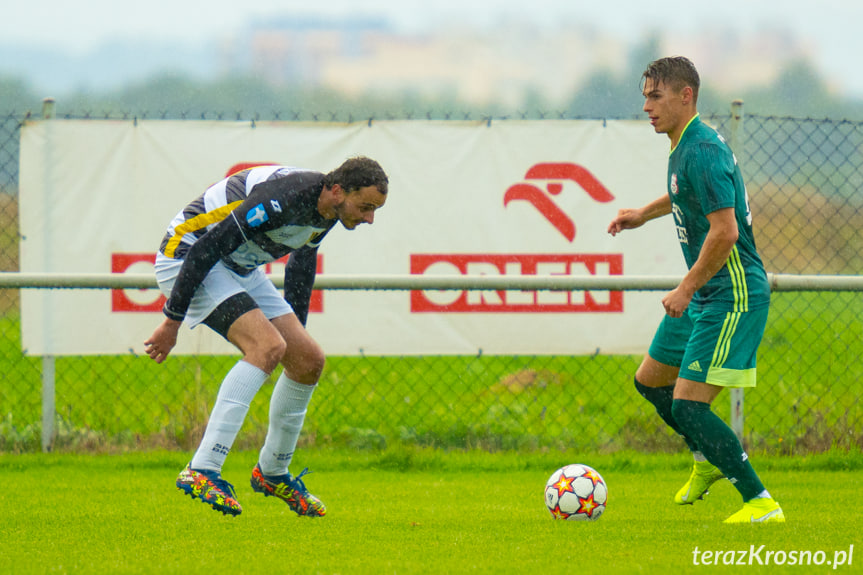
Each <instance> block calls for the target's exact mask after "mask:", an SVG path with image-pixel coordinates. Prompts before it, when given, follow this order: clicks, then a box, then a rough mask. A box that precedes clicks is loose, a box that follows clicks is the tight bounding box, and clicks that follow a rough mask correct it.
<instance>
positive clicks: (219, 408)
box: [145, 157, 388, 517]
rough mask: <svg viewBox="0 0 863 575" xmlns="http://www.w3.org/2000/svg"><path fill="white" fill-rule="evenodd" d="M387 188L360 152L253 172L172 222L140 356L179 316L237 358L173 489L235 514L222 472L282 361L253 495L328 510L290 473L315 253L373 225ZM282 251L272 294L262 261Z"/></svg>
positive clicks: (312, 379) (152, 350)
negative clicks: (335, 238) (334, 238)
mask: <svg viewBox="0 0 863 575" xmlns="http://www.w3.org/2000/svg"><path fill="white" fill-rule="evenodd" d="M387 189H388V178H387V175H386V174H385V173H384V171H383V169H382V168H381V166H380V165H379V164H378V163H377V162H376V161H374V160H372V159H369V158H365V157H357V158H351V159H349V160H347V161H346V162H344V163H343V164H342V165H341V166H340V167H339V168H337V169H336V170H334V171H332V172H330V173H328V174H322V173H319V172H314V171H310V170H302V169H298V168H289V167H284V166H260V167H255V168H250V169H246V170H242V171H240V172H238V173H236V174H233V175H231V176H229V177H227V178H225V179H224V180H222V181H220V182H218V183H216V184H214V185H213V186H211V187H210V188H209V189H207V191H205V192H204V194H203V195H201V196H200V197H198V198H197V199H196V200H194V201H193V202H192V203H190V204H189V205H188V206H186V207H185V208H183V210H182V211H180V213H178V214H177V215H176V216H175V217H174V219H173V220H172V221H171V223H170V225H169V226H168V231H167V233H166V234H165V237H164V239H163V240H162V244H161V247H160V249H159V253H158V254H157V256H156V279H157V280H158V282H159V287H160V289H161V290H162V292H163V293H164V294H165V295H166V296H167V297H168V300H167V302H166V303H165V306H164V313H165V316H166V317H165V319H164V320H163V322H162V324H161V325H159V327H158V328H156V331H155V332H153V335H152V336H150V338H149V339H148V340H147V341H146V342H145V346H146V347H145V349H146V351H147V354H148V355H149V356H150V358H152V359H153V360H154V361H156V362H157V363H162V362H163V361H165V358H166V357H167V356H168V354H169V353H170V352H171V349H173V347H174V346H175V345H176V343H177V333H178V330H179V329H180V325H181V323H182V322H183V321H185V322H186V323H187V324H188V325H190V326H191V327H195V326H196V325H198V324H204V325H206V326H208V327H209V328H211V329H213V330H214V331H216V332H217V333H219V334H220V335H221V336H222V337H224V338H225V339H227V340H228V341H229V342H231V343H232V344H233V345H234V346H236V347H237V348H238V349H239V350H240V351H241V352H242V354H243V357H242V359H241V360H240V361H238V362H237V363H236V365H235V366H234V367H233V368H232V369H231V370H230V372H229V373H228V374H227V375H226V376H225V379H224V380H223V381H222V384H221V386H220V388H219V393H218V397H217V398H216V403H215V405H214V407H213V411H212V412H211V414H210V419H209V422H208V423H207V428H206V431H205V432H204V436H203V438H202V439H201V443H200V445H199V446H198V449H197V451H196V452H195V454H194V456H193V458H192V460H191V462H190V463H189V465H187V466H186V468H185V469H184V470H183V471H182V472H181V473H180V475H179V477H178V478H177V482H176V483H177V487H178V488H179V489H181V490H183V491H184V492H186V493H187V494H189V495H191V496H192V497H194V498H199V499H201V500H202V501H204V502H205V503H207V504H209V505H210V506H212V507H213V509H215V510H217V511H221V512H222V513H225V514H231V515H239V514H240V513H241V512H242V508H241V506H240V504H239V502H237V499H236V495H235V492H234V488H233V486H232V485H231V484H230V483H228V482H227V481H225V480H224V479H222V475H221V471H222V465H223V463H224V461H225V458H226V457H227V455H228V452H229V451H230V449H231V446H232V445H233V443H234V439H235V438H236V436H237V432H239V430H240V426H241V425H242V424H243V420H244V419H245V417H246V413H247V412H248V410H249V405H250V403H251V401H252V398H253V397H254V396H255V394H256V393H257V391H258V390H259V389H260V387H261V386H262V385H263V383H264V381H266V380H267V378H268V377H269V375H270V374H271V373H272V372H273V371H274V370H275V369H276V367H278V365H279V364H281V365H282V367H283V371H282V373H281V374H280V377H279V378H278V380H277V382H276V385H275V387H274V389H273V395H272V397H271V399H270V412H269V427H268V430H267V437H266V440H265V442H264V445H263V447H262V448H261V452H260V457H259V459H258V464H257V465H256V466H255V468H254V469H253V471H252V479H251V483H252V488H253V489H254V490H255V491H257V492H260V493H263V494H264V495H267V496H275V497H278V498H279V499H282V500H283V501H285V502H286V503H287V504H288V506H289V507H290V508H291V509H292V510H293V511H294V512H296V513H297V514H299V515H304V516H312V517H315V516H322V515H324V514H325V513H326V507H325V506H324V504H323V503H322V502H321V501H320V500H319V499H318V498H317V497H315V496H314V495H312V494H310V493H309V492H308V489H306V486H305V484H304V482H303V480H302V479H301V477H302V476H303V474H304V473H305V472H306V471H307V470H304V471H303V472H302V473H300V474H299V475H297V476H293V475H291V474H290V472H289V471H288V466H289V465H290V463H291V460H292V457H293V453H294V449H295V447H296V445H297V440H298V438H299V435H300V431H301V430H302V426H303V422H304V420H305V414H306V408H307V406H308V405H309V402H310V400H311V397H312V393H313V392H314V390H315V387H316V385H317V382H318V378H319V377H320V375H321V371H322V370H323V367H324V352H323V351H322V350H321V348H320V346H319V345H318V344H317V342H315V340H314V339H312V337H311V336H310V335H309V334H308V332H307V331H306V330H305V324H306V318H307V315H308V308H309V302H310V299H311V293H312V286H313V284H314V279H315V272H316V267H317V250H318V246H319V245H320V243H321V241H322V240H323V238H324V236H326V235H327V233H328V232H329V231H330V230H331V229H332V228H333V226H335V225H336V223H338V222H341V224H342V225H343V226H344V227H345V228H346V229H349V230H352V229H354V228H356V227H357V226H358V225H360V224H363V223H368V224H371V223H374V217H375V211H376V210H378V209H379V208H381V207H382V206H383V205H384V202H385V201H386V198H387ZM287 254H291V257H290V259H289V261H288V264H287V265H286V267H285V288H284V296H282V294H280V293H279V292H278V290H276V287H275V286H274V285H273V283H272V282H270V281H269V279H268V278H267V276H266V275H265V273H264V270H263V268H262V267H261V266H262V265H263V264H266V263H269V262H272V261H275V260H277V259H279V258H281V257H282V256H285V255H287Z"/></svg>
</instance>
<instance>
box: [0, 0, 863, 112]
mask: <svg viewBox="0 0 863 575" xmlns="http://www.w3.org/2000/svg"><path fill="white" fill-rule="evenodd" d="M286 14H295V15H303V16H331V17H337V18H342V19H343V18H346V17H349V16H352V15H366V16H376V17H383V18H385V19H386V20H387V21H389V22H390V23H391V24H392V25H393V27H394V28H396V29H397V30H402V31H404V32H406V33H411V32H421V31H424V30H428V29H430V28H433V27H441V26H461V27H477V28H479V29H482V30H484V31H488V30H494V28H495V26H496V25H497V24H499V23H500V22H501V21H503V20H504V19H518V20H519V21H522V22H528V23H531V24H536V25H539V26H552V25H555V24H559V23H560V22H573V23H578V24H583V25H584V24H586V25H589V26H593V27H596V29H597V30H599V31H602V32H605V33H608V34H612V35H615V36H619V37H620V38H621V39H623V40H626V39H631V40H632V41H633V42H635V41H638V40H639V39H642V38H643V37H644V36H645V35H647V34H648V33H651V32H655V31H660V34H661V33H662V32H663V31H667V32H668V33H673V32H675V31H680V30H709V29H711V28H722V29H725V30H731V31H736V32H739V33H741V34H757V33H758V31H759V30H763V29H765V28H773V29H782V30H788V31H790V32H792V33H793V34H795V35H796V36H799V37H800V38H802V40H803V41H804V42H805V43H806V44H807V46H810V47H811V53H812V60H813V64H815V66H816V67H817V68H818V69H819V71H821V73H822V75H823V76H824V77H825V79H827V80H828V81H829V83H830V84H831V85H833V86H835V88H836V89H837V90H838V91H840V93H842V94H844V95H848V96H855V97H863V65H861V63H860V55H861V54H863V1H861V0H720V1H719V2H709V1H707V0H689V1H687V2H682V1H679V0H650V1H646V2H645V1H632V0H631V1H623V0H591V1H583V0H435V1H434V2H430V1H429V0H302V1H297V0H290V1H288V0H282V1H278V0H241V1H239V2H238V1H237V0H148V1H147V2H136V3H126V2H117V0H75V1H74V2H70V1H68V0H28V1H26V2H23V1H13V0H7V1H6V2H4V5H3V7H2V9H0V43H2V44H5V45H10V44H11V45H15V46H21V47H29V48H41V49H60V50H63V51H64V52H66V53H69V54H85V53H87V52H88V51H91V50H94V49H96V48H97V47H99V46H100V45H104V44H106V43H109V42H111V41H116V40H118V39H136V38H146V39H148V40H164V41H166V42H182V43H188V44H200V45H204V44H206V43H207V42H208V41H209V40H212V39H213V38H215V37H219V36H222V37H224V36H229V35H231V34H237V33H242V30H243V29H244V28H245V27H247V26H248V24H249V23H250V22H252V21H254V20H261V19H266V18H268V17H276V16H278V17H283V16H285V15H286Z"/></svg>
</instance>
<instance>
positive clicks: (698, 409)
mask: <svg viewBox="0 0 863 575" xmlns="http://www.w3.org/2000/svg"><path fill="white" fill-rule="evenodd" d="M705 411H710V405H709V404H706V403H701V402H698V401H687V400H685V399H675V400H674V401H673V402H672V403H671V416H672V417H673V418H674V420H675V421H676V422H677V424H678V425H679V426H680V427H681V429H683V430H684V431H686V430H689V429H692V428H693V427H694V426H697V423H698V421H699V419H700V417H701V416H702V414H703V413H704V412H705Z"/></svg>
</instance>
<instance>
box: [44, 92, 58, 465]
mask: <svg viewBox="0 0 863 575" xmlns="http://www.w3.org/2000/svg"><path fill="white" fill-rule="evenodd" d="M53 118H54V98H45V99H44V100H42V120H52V119H53ZM49 149H50V146H49ZM48 168H49V169H50V168H51V166H50V164H49V165H48ZM49 315H50V314H48V313H46V321H51V320H52V318H51V317H49ZM49 333H50V331H49ZM54 359H55V358H54V356H53V355H44V356H42V451H43V452H48V451H51V449H52V447H53V446H54V422H55V419H56V415H57V410H56V405H55V399H56V377H55V365H54Z"/></svg>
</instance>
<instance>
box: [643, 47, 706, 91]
mask: <svg viewBox="0 0 863 575" xmlns="http://www.w3.org/2000/svg"><path fill="white" fill-rule="evenodd" d="M641 79H642V80H641V87H642V89H643V88H644V81H645V80H648V79H650V80H653V85H654V86H655V85H657V84H665V85H666V86H668V87H670V88H671V89H672V90H676V91H678V92H679V91H680V90H682V89H683V88H685V87H687V86H689V87H690V88H692V98H693V100H695V101H697V100H698V88H699V86H700V85H701V79H700V78H699V77H698V70H696V69H695V65H694V64H693V63H692V62H691V61H689V59H688V58H684V57H683V56H672V57H669V58H660V59H659V60H654V61H653V62H651V63H650V64H648V65H647V69H646V70H645V71H644V74H642V75H641Z"/></svg>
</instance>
